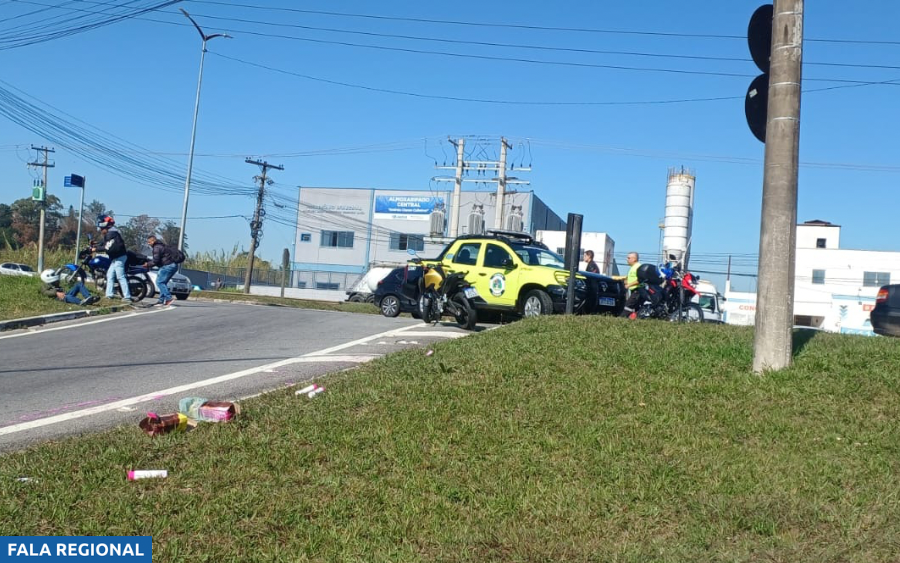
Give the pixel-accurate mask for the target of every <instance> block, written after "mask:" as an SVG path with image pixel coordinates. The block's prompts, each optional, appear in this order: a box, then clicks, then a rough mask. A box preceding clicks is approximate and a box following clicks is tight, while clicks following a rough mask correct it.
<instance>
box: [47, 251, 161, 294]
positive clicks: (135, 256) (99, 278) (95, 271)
mask: <svg viewBox="0 0 900 563" xmlns="http://www.w3.org/2000/svg"><path fill="white" fill-rule="evenodd" d="M89 240H90V237H89ZM94 253H95V251H94V250H93V247H92V246H90V247H88V248H85V249H84V250H82V251H81V252H79V253H78V260H79V263H78V264H66V265H65V266H63V267H62V268H61V269H60V270H61V271H62V276H63V277H64V279H65V281H66V282H69V283H71V282H73V281H75V280H78V281H80V282H82V283H84V281H85V280H86V279H87V273H86V271H85V269H87V271H90V273H91V278H93V280H94V284H96V286H97V289H99V290H101V291H105V290H106V273H107V271H108V270H109V265H110V263H111V261H110V259H109V257H108V256H106V255H105V254H97V255H94ZM142 259H143V260H142ZM146 261H147V257H146V256H144V255H142V254H139V253H135V252H131V251H129V252H128V259H127V261H126V262H125V278H126V279H127V280H128V289H129V290H130V292H131V299H132V301H135V302H137V301H141V300H142V299H144V297H146V296H147V294H148V288H149V287H152V284H153V281H152V280H151V279H150V276H148V275H147V268H145V267H143V264H144V263H145V262H146ZM115 284H116V285H115V288H114V292H115V293H118V294H119V295H122V289H121V288H120V287H119V280H118V279H117V280H116V282H115Z"/></svg>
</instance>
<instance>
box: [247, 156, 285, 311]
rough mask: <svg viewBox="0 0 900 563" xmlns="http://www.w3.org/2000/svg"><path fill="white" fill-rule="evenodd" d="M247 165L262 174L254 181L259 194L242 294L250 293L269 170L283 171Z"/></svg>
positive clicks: (270, 165)
mask: <svg viewBox="0 0 900 563" xmlns="http://www.w3.org/2000/svg"><path fill="white" fill-rule="evenodd" d="M244 162H246V163H247V164H255V165H256V166H259V167H260V168H262V174H260V175H259V176H256V177H255V178H254V180H259V193H258V194H257V195H256V211H255V212H254V213H253V221H251V222H250V257H249V260H248V261H247V273H246V275H245V276H244V293H250V281H251V278H252V277H253V261H254V260H255V259H256V248H257V247H258V246H259V235H260V234H261V230H262V218H263V216H264V215H265V211H264V210H263V198H264V197H265V195H266V185H267V184H266V183H267V182H268V183H269V184H272V183H273V182H272V180H269V179H268V178H267V174H268V171H269V168H272V169H273V170H284V166H275V165H274V164H269V163H268V162H265V161H259V160H253V159H251V158H248V159H246V160H245V161H244Z"/></svg>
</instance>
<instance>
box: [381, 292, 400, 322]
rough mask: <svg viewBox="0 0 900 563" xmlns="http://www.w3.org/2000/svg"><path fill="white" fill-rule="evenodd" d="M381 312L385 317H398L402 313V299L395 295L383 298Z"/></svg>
mask: <svg viewBox="0 0 900 563" xmlns="http://www.w3.org/2000/svg"><path fill="white" fill-rule="evenodd" d="M381 314H382V315H384V316H385V317H396V316H397V315H399V314H400V300H399V299H397V296H395V295H385V296H384V297H382V298H381Z"/></svg>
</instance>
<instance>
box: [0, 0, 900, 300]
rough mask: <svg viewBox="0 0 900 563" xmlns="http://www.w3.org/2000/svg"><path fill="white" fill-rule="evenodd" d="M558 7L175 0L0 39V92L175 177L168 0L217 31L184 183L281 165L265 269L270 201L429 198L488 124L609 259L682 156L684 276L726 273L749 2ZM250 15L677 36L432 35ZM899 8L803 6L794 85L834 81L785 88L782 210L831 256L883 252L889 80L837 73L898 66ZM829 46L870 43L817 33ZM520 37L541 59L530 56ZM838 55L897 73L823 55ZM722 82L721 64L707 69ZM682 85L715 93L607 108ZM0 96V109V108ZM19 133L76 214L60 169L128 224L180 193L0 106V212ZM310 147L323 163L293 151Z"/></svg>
mask: <svg viewBox="0 0 900 563" xmlns="http://www.w3.org/2000/svg"><path fill="white" fill-rule="evenodd" d="M98 2H99V0H96V1H87V0H84V1H77V2H63V0H28V1H27V2H25V1H22V0H6V1H3V0H0V18H2V19H3V20H5V21H4V22H2V23H0V40H2V38H3V37H4V36H9V34H12V33H14V32H15V31H16V30H15V29H14V26H16V25H20V24H22V23H23V22H24V21H28V22H31V23H34V22H37V21H38V20H39V19H40V18H43V17H55V16H59V15H61V14H73V15H74V14H77V13H79V12H76V11H74V10H82V12H80V13H81V14H84V12H83V10H94V11H96V10H100V9H103V7H100V6H98ZM120 3H121V2H115V4H120ZM151 3H152V2H150V1H149V0H143V4H141V2H137V4H141V5H149V4H151ZM237 4H243V5H248V6H254V7H252V8H245V7H240V6H238V5H237ZM41 5H48V6H58V7H57V8H53V9H49V10H46V11H45V12H42V13H40V14H37V15H32V16H29V17H28V18H24V17H23V18H18V19H16V20H8V19H7V18H10V17H14V16H16V15H19V14H22V13H24V12H28V11H32V10H37V9H41V8H42V6H41ZM567 5H568V6H570V7H569V8H567V9H560V8H558V7H554V6H552V5H551V4H550V3H546V2H535V1H521V2H517V3H515V4H509V3H484V2H478V3H476V2H468V1H464V0H463V1H460V2H455V3H444V4H438V3H421V2H393V3H388V2H383V3H378V4H375V3H369V2H361V1H346V2H324V1H319V2H304V3H303V4H302V5H300V4H298V3H295V2H280V1H276V0H238V1H237V2H196V1H195V2H189V1H186V2H182V3H180V4H177V5H175V6H170V7H167V8H165V9H163V10H162V11H161V12H159V13H154V14H151V15H148V16H146V17H145V18H150V19H153V20H159V21H150V20H149V19H145V18H139V19H133V20H128V21H124V22H120V23H117V24H115V25H111V26H108V27H103V28H100V29H95V30H92V31H88V32H85V33H80V34H76V35H72V36H70V37H66V38H62V39H55V40H52V41H47V42H43V43H38V44H34V45H30V46H26V47H21V48H15V49H5V50H2V51H0V80H2V82H0V87H3V88H5V89H7V90H9V89H10V87H14V88H17V89H18V90H19V92H18V95H20V96H22V97H25V98H26V99H28V100H29V101H30V102H32V103H35V104H38V105H39V106H40V107H42V108H46V106H43V105H42V104H44V103H45V104H49V105H50V106H53V107H54V108H56V109H55V110H53V111H54V112H55V115H64V114H63V112H64V113H65V114H68V115H67V116H66V117H67V119H72V118H77V119H78V120H81V121H82V122H85V123H89V124H90V125H91V126H93V127H95V128H98V129H99V130H102V131H103V132H105V133H103V135H105V136H106V138H107V139H109V140H110V142H111V143H117V145H116V146H117V148H118V149H121V148H122V147H124V146H125V144H126V142H127V143H131V144H132V145H138V146H140V147H142V149H143V151H150V152H152V153H164V154H165V158H168V159H170V161H169V162H168V164H167V165H169V166H171V167H172V169H173V170H174V171H175V172H177V173H178V174H182V175H183V174H184V171H185V169H186V162H187V152H188V146H189V140H190V125H191V116H192V112H193V106H194V96H195V92H196V79H197V67H198V64H199V56H200V39H199V37H198V35H197V33H196V31H195V30H193V29H192V28H191V27H185V26H184V25H183V24H186V23H188V22H187V21H186V20H185V18H184V17H183V16H181V14H180V13H179V12H178V7H182V8H184V9H186V10H188V11H189V12H191V14H192V15H194V16H195V18H196V19H197V20H198V22H199V23H200V24H201V25H202V26H203V27H204V28H205V29H206V31H207V32H208V33H212V32H216V31H222V30H227V32H228V33H229V34H231V35H233V36H234V39H230V40H225V39H215V40H213V41H212V42H210V52H209V54H208V55H207V58H206V65H205V69H204V82H203V93H202V101H201V110H200V121H199V125H198V133H197V145H196V154H197V156H196V157H195V161H194V174H195V177H196V176H197V175H198V174H201V173H202V172H201V171H205V172H208V173H210V174H215V175H217V176H219V177H224V178H227V179H228V180H229V181H230V182H231V184H232V185H235V186H244V187H246V188H247V189H248V190H250V189H252V187H253V180H252V176H253V175H255V174H256V173H257V172H258V170H257V169H256V168H255V167H252V166H250V165H248V164H245V163H244V158H245V157H254V158H257V157H258V158H263V159H266V160H268V161H269V162H271V163H273V164H282V165H284V167H285V170H284V171H283V172H277V171H276V172H273V173H272V175H271V177H272V178H273V179H274V180H275V182H276V184H275V185H274V186H273V188H272V193H273V194H274V197H275V198H276V199H275V201H269V202H268V203H267V208H268V211H269V216H270V217H271V218H272V219H273V220H272V221H268V222H267V224H266V225H265V227H264V238H263V241H262V246H261V255H262V256H263V257H264V258H266V259H270V260H273V261H278V260H279V257H280V254H281V249H282V248H285V247H287V248H290V246H291V242H292V239H293V229H292V228H291V227H289V226H287V225H284V224H279V223H278V222H276V221H278V219H279V218H281V219H282V220H283V222H285V223H288V222H291V221H292V220H293V218H294V214H295V211H294V210H293V209H287V208H285V209H279V208H277V207H276V206H275V205H274V204H275V203H276V202H279V204H281V205H284V204H287V203H288V200H289V198H291V197H296V189H297V186H299V185H304V186H335V187H379V188H408V189H428V188H429V187H430V179H431V178H432V177H433V176H436V175H443V174H445V173H446V172H444V171H438V170H435V169H434V161H435V160H437V161H438V164H443V162H444V160H445V159H446V160H447V162H448V163H449V162H451V161H452V160H453V156H452V154H453V149H452V147H451V146H449V145H448V143H447V142H446V138H447V136H448V135H449V136H452V137H454V138H455V137H458V136H463V135H475V136H480V137H483V138H484V139H486V140H485V141H484V142H481V143H476V140H475V139H471V140H470V141H468V144H469V147H472V148H475V147H478V151H481V150H482V149H484V151H485V152H484V155H486V156H491V157H494V156H496V154H497V152H498V148H499V141H498V139H499V136H500V135H504V136H506V137H507V138H509V139H510V140H511V141H512V142H513V144H514V146H515V148H514V150H513V152H512V155H511V158H512V159H513V160H514V161H515V162H516V163H519V162H523V163H525V164H528V163H531V165H532V166H533V169H534V170H533V172H531V173H530V174H521V175H520V176H521V177H527V178H528V179H530V180H531V182H532V188H533V189H534V190H535V191H536V193H537V194H538V195H539V196H540V197H541V198H542V199H544V200H545V201H546V202H547V203H548V204H549V205H550V206H551V207H552V208H553V209H554V210H555V211H556V212H557V213H559V214H560V215H562V216H563V217H564V216H565V214H566V213H568V212H578V213H583V214H584V216H585V229H587V230H597V231H606V232H608V233H609V234H610V235H611V236H612V237H613V239H614V240H615V241H616V249H617V251H618V252H620V253H624V252H627V251H628V250H638V251H642V252H645V253H646V252H655V251H656V249H657V248H658V241H659V230H658V227H657V225H658V222H659V220H660V218H661V217H662V216H663V213H664V205H665V183H666V172H667V169H668V168H669V167H674V166H686V167H689V168H692V169H694V170H695V171H696V175H697V190H696V208H695V219H694V228H693V250H692V251H693V252H694V255H695V262H694V264H693V266H694V268H695V269H697V270H709V271H722V270H724V269H725V260H726V258H725V256H727V255H728V254H733V255H735V256H736V258H735V270H737V271H743V272H750V273H755V267H754V260H755V255H756V254H757V252H758V235H759V213H760V205H761V196H762V158H763V151H764V148H763V145H762V144H761V143H759V142H758V141H757V140H756V139H755V138H754V137H753V136H752V135H751V133H750V132H749V130H748V128H747V125H746V123H745V120H744V110H743V97H744V94H745V93H746V90H747V86H748V85H749V83H750V81H751V80H752V78H753V77H754V76H756V75H757V74H758V70H757V69H756V67H755V65H754V64H753V63H752V62H751V61H750V60H749V54H748V51H747V43H746V40H745V39H744V37H745V35H746V30H747V22H748V21H749V18H750V15H751V14H752V12H753V11H754V10H755V9H756V7H757V6H758V5H759V1H758V0H754V1H753V2H750V1H744V0H730V1H728V2H703V3H701V2H691V3H685V2H669V1H661V0H660V1H651V2H623V3H607V2H577V3H576V2H572V3H568V4H567ZM270 8H290V9H303V10H313V11H316V10H319V11H330V12H338V13H343V14H357V15H360V14H364V15H376V16H384V17H386V18H395V17H401V18H418V19H426V20H455V21H464V22H475V23H485V24H496V23H502V24H521V25H523V26H541V27H564V28H590V29H593V30H618V31H632V32H654V33H667V34H678V35H677V36H673V35H654V34H646V33H629V34H621V33H599V32H597V31H594V32H578V31H548V30H541V29H525V28H509V27H490V26H471V25H446V24H437V23H428V22H421V21H416V22H414V21H398V20H395V19H384V18H377V19H376V18H359V17H347V16H334V15H324V14H312V13H300V12H296V11H285V10H272V9H270ZM239 20H244V21H239ZM251 20H252V21H253V22H262V23H252V22H251ZM897 21H900V3H897V2H895V1H890V0H882V1H873V2H867V3H859V4H857V3H854V4H853V5H852V10H851V9H848V4H847V3H846V2H840V3H839V2H836V1H818V2H808V3H807V10H806V20H805V34H806V38H807V40H808V41H807V42H806V44H805V50H804V62H805V67H804V89H805V90H816V89H822V88H829V87H834V86H841V88H837V89H832V90H826V91H817V92H815V91H810V92H808V94H807V95H805V96H804V98H803V102H802V116H801V120H802V130H801V137H800V143H801V152H800V159H801V162H803V163H805V165H804V166H803V167H802V168H801V172H800V200H799V219H800V220H801V221H803V220H809V219H824V220H829V221H832V222H834V223H838V224H840V225H842V226H843V227H844V230H843V232H842V239H843V240H842V245H843V246H845V247H849V248H865V249H872V250H900V243H898V242H897V241H898V240H900V237H898V235H900V232H898V231H900V223H898V222H897V221H895V220H894V218H895V207H896V205H895V202H896V201H897V198H896V196H895V193H896V191H895V188H896V184H897V180H898V178H900V163H898V159H897V141H896V132H897V131H898V129H900V127H898V126H900V115H898V113H900V111H898V108H897V103H896V100H897V94H898V93H900V90H898V88H900V86H898V85H859V84H856V83H853V82H846V81H862V82H878V81H887V80H895V79H900V65H898V64H897V60H898V58H897V54H898V53H900V42H895V43H893V44H891V43H890V42H891V41H894V40H895V38H896V32H895V29H894V27H895V23H896V22H897ZM165 22H169V23H165ZM176 24H177V25H176ZM273 24H277V25H273ZM299 26H304V27H299ZM309 28H317V29H309ZM326 28H327V29H329V30H332V31H326V30H325V29H326ZM334 30H342V31H344V32H347V31H355V32H364V33H370V34H380V35H362V34H359V33H356V34H351V33H341V32H338V31H334ZM273 35H283V36H291V37H294V38H301V39H284V38H277V37H273ZM384 35H405V36H414V37H419V38H431V39H445V40H450V41H456V42H463V43H448V42H437V41H425V40H423V39H404V38H397V37H384ZM683 35H687V36H683ZM696 35H718V36H735V37H733V38H727V37H718V38H710V37H696ZM838 39H842V40H864V41H868V42H869V43H835V42H831V41H832V40H838ZM823 40H827V41H823ZM322 41H324V42H322ZM872 41H885V42H888V43H884V44H877V43H871V42H872ZM337 42H343V43H352V44H357V45H363V44H365V45H370V46H375V47H378V48H371V47H369V48H364V47H358V46H351V45H346V44H345V45H338V44H335V43H337ZM472 42H487V43H503V44H516V45H520V46H519V47H502V46H490V45H475V44H471V43H472ZM522 45H528V46H532V47H550V48H555V49H556V50H553V49H528V48H524V47H522ZM0 46H2V44H0ZM385 47H388V48H390V49H405V50H406V51H398V50H390V49H385ZM559 48H567V49H580V50H595V51H618V52H631V53H637V52H639V53H645V54H653V55H666V57H659V56H653V57H651V56H637V55H625V54H610V53H585V52H573V51H561V50H558V49H559ZM409 51H441V52H446V53H455V54H456V55H469V56H466V57H463V56H447V55H438V54H433V53H421V52H409ZM472 55H475V56H477V57H493V58H494V59H486V58H472V57H471V56H472ZM672 55H676V56H672ZM223 56H225V57H231V59H227V58H224V57H223ZM684 57H719V58H725V59H739V60H706V59H695V58H684ZM233 59H241V60H243V61H246V62H249V63H253V64H256V65H264V66H268V67H271V68H273V69H279V70H280V71H285V72H276V71H273V70H267V69H263V68H259V67H258V66H251V65H248V64H246V63H240V62H237V61H235V60H233ZM496 59H501V60H496ZM510 59H531V60H540V61H555V62H558V63H559V62H562V63H567V64H565V65H561V64H535V63H526V62H522V61H521V60H519V61H516V60H510ZM823 63H829V64H823ZM835 63H837V64H849V65H876V66H877V65H881V66H888V67H890V66H893V67H894V68H861V67H859V66H850V67H847V66H834V64H835ZM578 65H581V66H578ZM590 65H593V66H590ZM604 65H605V66H618V67H632V68H638V69H642V70H625V69H613V68H605V67H603V66H604ZM647 69H661V70H662V69H664V70H667V71H671V70H676V71H690V72H688V73H685V72H660V71H651V70H647ZM696 72H701V73H714V74H694V73H696ZM287 73H299V74H304V75H307V76H311V77H315V78H317V79H321V80H311V79H308V78H306V79H305V78H299V77H297V76H294V75H291V74H287ZM723 74H724V75H723ZM732 74H734V75H738V76H728V75H732ZM826 79H827V80H826ZM322 80H326V81H332V82H344V83H352V84H355V85H358V86H364V87H366V88H373V89H389V90H396V91H403V92H410V93H416V94H423V95H428V96H447V97H456V98H478V99H489V100H494V101H501V102H513V101H517V102H523V101H525V102H592V103H596V102H603V103H610V102H612V103H610V104H608V105H522V104H512V103H490V104H489V103H474V102H463V101H453V100H440V99H431V98H423V97H412V96H405V95H397V94H388V93H384V92H378V91H374V90H371V89H362V88H351V87H346V86H340V85H336V84H333V83H328V82H323V81H322ZM828 80H841V81H845V82H838V81H828ZM847 86H851V87H847ZM23 93H24V94H23ZM697 98H732V99H723V100H714V101H698V102H687V103H650V104H641V105H634V104H622V103H621V102H636V101H640V102H669V101H672V100H685V99H697ZM3 103H4V102H3V101H2V100H0V105H2V104H3ZM489 140H490V142H489ZM31 144H35V145H45V144H46V145H48V146H55V147H56V148H57V153H56V154H55V155H54V156H55V159H54V160H55V162H56V168H53V169H51V171H50V181H49V185H50V191H51V193H55V194H57V195H59V196H60V197H62V198H63V202H64V203H65V204H66V205H69V204H73V205H77V203H78V201H77V192H75V191H72V190H69V191H67V190H66V189H65V188H63V187H62V183H63V176H65V175H66V174H70V173H72V172H75V173H80V174H83V175H86V176H87V177H88V192H87V198H88V199H89V200H90V199H94V198H96V199H99V200H101V201H103V202H104V203H106V204H107V205H108V206H109V207H111V208H112V209H113V210H114V211H115V212H116V213H117V214H118V215H119V218H120V221H124V220H127V217H125V215H137V214H141V213H147V214H149V215H152V216H160V217H172V218H176V220H178V219H180V215H181V204H182V193H181V191H180V189H174V190H163V189H159V188H158V187H157V186H146V185H142V184H141V183H139V182H138V181H135V180H133V179H125V178H121V177H119V176H117V175H115V174H113V173H111V172H110V171H109V170H108V169H106V168H104V167H101V166H98V165H97V164H95V163H93V162H89V161H87V160H85V159H84V158H83V157H80V156H78V155H77V154H74V153H73V152H71V151H67V150H64V149H61V148H60V146H59V145H58V143H56V142H54V140H53V139H48V138H46V137H44V136H41V134H39V133H37V132H32V131H30V130H28V129H26V128H23V127H21V126H20V125H18V124H16V123H13V122H12V121H10V120H8V119H7V118H6V117H0V167H2V169H3V170H4V174H3V182H2V183H0V201H3V202H7V203H8V202H11V201H13V200H15V199H18V198H20V197H25V196H27V195H29V193H30V187H31V184H32V175H33V174H35V172H33V171H31V172H30V171H29V170H28V169H27V168H26V166H25V162H26V161H27V160H33V159H34V157H35V153H34V152H33V151H29V150H28V147H29V146H30V145H31ZM350 147H363V148H360V149H358V150H354V151H350V152H349V153H348V152H346V151H342V150H335V149H346V148H350ZM129 150H130V151H131V152H129V153H128V154H129V155H132V156H134V157H135V158H138V159H145V158H157V157H158V156H159V155H158V154H153V155H148V154H147V153H145V152H142V150H141V149H137V148H135V147H130V149H129ZM316 151H325V154H319V155H310V153H313V152H316ZM297 153H301V154H302V153H305V154H304V155H302V156H299V155H297ZM475 154H476V155H477V154H478V152H476V153H475ZM445 155H446V156H445ZM482 189H489V188H488V187H487V186H485V187H484V188H482ZM253 205H254V201H253V199H252V197H251V196H249V195H236V196H235V195H233V196H211V195H201V194H199V193H196V192H192V196H191V202H190V211H189V216H190V217H221V216H228V215H244V216H248V215H250V214H251V212H252V208H253ZM248 231H249V228H248V226H247V221H246V219H243V218H240V217H233V218H226V219H191V220H189V222H188V230H187V234H188V238H189V242H190V246H191V250H211V249H221V248H225V249H229V250H230V249H231V248H232V247H233V246H234V245H235V244H239V245H243V246H244V247H246V245H247V243H248V238H249V232H248ZM701 255H702V256H703V260H702V261H701ZM709 277H714V276H709ZM714 279H715V277H714ZM749 283H750V281H749V279H742V280H738V281H737V285H738V287H748V284H749Z"/></svg>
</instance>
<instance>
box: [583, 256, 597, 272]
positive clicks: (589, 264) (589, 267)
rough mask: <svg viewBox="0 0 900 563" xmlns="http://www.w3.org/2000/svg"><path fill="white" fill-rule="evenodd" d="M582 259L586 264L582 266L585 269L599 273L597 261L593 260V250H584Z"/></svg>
mask: <svg viewBox="0 0 900 563" xmlns="http://www.w3.org/2000/svg"><path fill="white" fill-rule="evenodd" d="M584 261H585V262H587V265H586V266H585V267H584V269H585V270H587V271H588V272H590V273H592V274H599V273H600V268H598V267H597V263H596V262H594V251H593V250H585V251H584Z"/></svg>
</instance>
